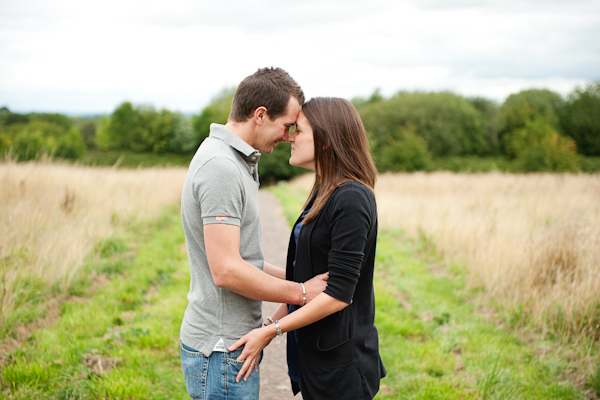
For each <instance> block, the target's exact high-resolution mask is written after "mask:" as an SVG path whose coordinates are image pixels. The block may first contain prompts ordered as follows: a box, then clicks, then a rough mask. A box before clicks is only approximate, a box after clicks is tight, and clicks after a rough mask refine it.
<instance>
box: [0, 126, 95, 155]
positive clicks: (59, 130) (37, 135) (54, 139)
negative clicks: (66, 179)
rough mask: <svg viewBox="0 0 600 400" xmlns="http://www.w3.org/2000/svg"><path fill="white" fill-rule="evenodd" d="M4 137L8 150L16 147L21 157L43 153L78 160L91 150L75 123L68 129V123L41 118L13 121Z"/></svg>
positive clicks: (4, 130)
mask: <svg viewBox="0 0 600 400" xmlns="http://www.w3.org/2000/svg"><path fill="white" fill-rule="evenodd" d="M0 136H1V137H2V142H3V143H2V146H6V147H7V148H5V149H4V151H7V150H8V149H10V150H12V151H13V152H14V153H15V154H16V155H17V157H18V158H19V160H30V159H33V158H35V157H37V156H38V155H39V154H41V153H46V154H52V155H54V156H57V157H64V158H69V159H77V158H80V157H83V156H84V155H85V153H86V151H87V148H86V147H85V143H84V142H83V138H82V137H81V135H80V134H79V131H78V130H77V129H76V128H75V127H74V126H71V128H70V129H69V130H65V129H64V126H61V125H58V124H56V123H54V122H47V121H43V120H40V119H37V120H33V121H31V122H29V123H17V124H12V125H10V126H9V127H7V128H3V133H2V134H1V135H0Z"/></svg>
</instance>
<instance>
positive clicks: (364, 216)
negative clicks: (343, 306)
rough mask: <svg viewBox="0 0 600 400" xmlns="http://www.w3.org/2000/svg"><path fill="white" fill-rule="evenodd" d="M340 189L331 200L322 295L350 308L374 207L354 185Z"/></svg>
mask: <svg viewBox="0 0 600 400" xmlns="http://www.w3.org/2000/svg"><path fill="white" fill-rule="evenodd" d="M348 186H349V187H348V188H346V187H344V186H342V188H340V189H339V193H335V194H334V196H335V197H333V198H332V201H333V203H332V208H331V210H332V211H331V212H332V216H331V220H330V232H331V250H330V251H329V255H328V261H327V264H328V268H329V280H328V282H327V288H326V289H325V293H327V294H328V295H330V296H331V297H334V298H336V299H338V300H341V301H343V302H345V303H348V304H350V303H351V302H352V298H353V296H354V290H355V289H356V284H357V283H358V278H359V277H360V270H361V267H362V262H363V259H364V257H365V254H364V251H365V245H366V242H367V237H368V234H369V232H370V230H371V226H372V224H373V223H374V222H375V221H373V214H374V213H373V205H372V204H371V202H370V201H369V200H368V198H367V196H366V195H365V193H363V192H362V191H361V190H359V189H358V188H356V187H354V186H353V185H348Z"/></svg>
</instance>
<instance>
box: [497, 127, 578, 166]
mask: <svg viewBox="0 0 600 400" xmlns="http://www.w3.org/2000/svg"><path fill="white" fill-rule="evenodd" d="M510 138H511V140H510V141H509V142H508V143H507V149H509V150H510V151H511V153H512V154H513V155H514V157H515V166H516V170H518V171H523V172H537V171H552V172H575V171H577V170H578V169H579V159H578V157H577V151H576V145H575V142H574V141H573V139H571V138H569V137H566V136H563V135H560V134H559V133H558V132H556V130H555V129H554V127H553V126H552V125H551V124H550V123H549V122H548V121H547V120H545V119H544V118H537V119H535V120H532V121H527V122H526V123H525V126H524V127H523V128H520V129H516V130H515V131H513V132H512V134H511V135H510Z"/></svg>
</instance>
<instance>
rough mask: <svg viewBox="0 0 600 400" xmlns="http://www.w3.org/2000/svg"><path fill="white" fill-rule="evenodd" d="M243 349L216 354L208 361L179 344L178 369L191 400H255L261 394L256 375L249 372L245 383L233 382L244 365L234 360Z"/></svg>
mask: <svg viewBox="0 0 600 400" xmlns="http://www.w3.org/2000/svg"><path fill="white" fill-rule="evenodd" d="M242 349H243V347H242V348H239V349H237V350H235V351H232V352H226V353H224V352H220V351H215V352H213V353H212V354H211V355H210V356H209V357H207V356H205V355H204V354H202V353H200V352H199V351H196V350H194V349H192V348H190V347H188V346H186V345H185V344H183V343H181V366H182V368H183V376H184V378H185V387H186V389H187V392H188V394H189V395H190V397H191V398H192V399H199V400H205V399H208V400H213V399H215V400H218V399H222V400H257V399H258V394H259V392H260V375H259V373H258V372H256V371H252V373H251V374H250V376H249V377H248V380H247V381H246V382H244V379H243V378H242V379H240V381H239V382H236V381H235V377H236V376H237V374H238V372H239V371H240V368H241V367H242V365H243V364H244V362H243V361H236V360H235V359H236V358H238V357H239V355H240V354H241V353H242ZM261 359H262V354H261ZM259 372H260V368H259Z"/></svg>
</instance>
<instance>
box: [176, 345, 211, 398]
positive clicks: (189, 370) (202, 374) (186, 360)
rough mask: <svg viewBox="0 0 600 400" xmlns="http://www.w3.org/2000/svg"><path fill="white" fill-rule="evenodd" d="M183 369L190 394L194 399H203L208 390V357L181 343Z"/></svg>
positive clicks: (186, 386)
mask: <svg viewBox="0 0 600 400" xmlns="http://www.w3.org/2000/svg"><path fill="white" fill-rule="evenodd" d="M181 369H182V371H183V377H184V379H185V388H186V390H187V392H188V395H189V396H190V397H191V398H192V399H203V398H204V396H205V392H206V376H207V373H208V357H206V356H205V355H204V354H202V353H201V352H199V351H196V350H194V349H192V348H190V347H187V346H185V345H184V344H183V343H181Z"/></svg>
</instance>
